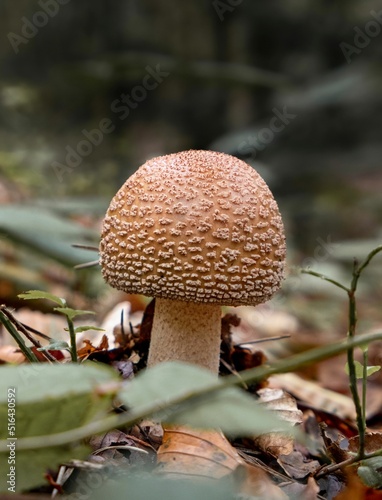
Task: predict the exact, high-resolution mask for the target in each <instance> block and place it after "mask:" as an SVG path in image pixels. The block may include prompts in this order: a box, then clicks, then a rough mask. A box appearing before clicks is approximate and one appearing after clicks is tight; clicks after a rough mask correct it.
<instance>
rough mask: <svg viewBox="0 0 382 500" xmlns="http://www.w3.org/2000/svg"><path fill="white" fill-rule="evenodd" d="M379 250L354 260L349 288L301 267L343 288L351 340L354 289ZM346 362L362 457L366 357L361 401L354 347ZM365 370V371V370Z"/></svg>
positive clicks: (360, 455)
mask: <svg viewBox="0 0 382 500" xmlns="http://www.w3.org/2000/svg"><path fill="white" fill-rule="evenodd" d="M379 252H382V245H380V246H378V247H376V248H374V249H373V250H372V251H371V252H370V253H369V254H368V255H367V257H366V259H365V260H364V261H363V262H362V263H361V264H360V265H358V262H357V261H356V260H354V264H353V272H352V280H351V284H350V288H348V287H346V286H344V285H342V284H341V283H339V282H338V281H336V280H333V279H331V278H329V277H328V276H325V275H324V274H320V273H316V272H315V271H311V270H310V269H302V270H301V272H302V273H305V274H310V275H312V276H316V277H317V278H320V279H322V280H325V281H328V282H329V283H332V284H333V285H335V286H336V287H338V288H341V289H342V290H345V291H346V293H347V295H348V298H349V308H348V339H350V340H352V339H353V338H354V337H355V335H356V327H357V303H356V290H357V285H358V280H359V278H360V276H361V274H362V272H363V270H364V269H365V268H366V267H367V266H368V265H369V263H370V261H371V260H372V259H373V257H375V256H376V255H377V254H378V253H379ZM347 362H348V369H349V387H350V392H351V395H352V398H353V402H354V406H355V410H356V420H357V427H358V432H359V449H358V456H359V457H360V458H362V457H363V456H364V454H365V433H366V417H365V414H366V409H365V402H366V386H367V384H366V379H367V357H366V362H365V360H364V373H363V380H362V382H363V383H362V402H361V399H360V396H359V392H358V386H357V373H356V366H355V362H354V347H353V348H350V349H349V350H348V351H347ZM365 370H366V371H365Z"/></svg>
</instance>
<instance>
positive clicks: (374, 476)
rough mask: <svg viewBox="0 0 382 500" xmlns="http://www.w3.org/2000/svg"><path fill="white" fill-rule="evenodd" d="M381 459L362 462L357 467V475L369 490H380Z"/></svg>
mask: <svg viewBox="0 0 382 500" xmlns="http://www.w3.org/2000/svg"><path fill="white" fill-rule="evenodd" d="M381 471H382V457H374V458H368V459H367V460H362V462H361V465H360V466H359V467H358V475H359V477H360V478H361V479H362V481H363V482H364V483H365V484H366V485H367V486H369V487H370V488H382V474H381Z"/></svg>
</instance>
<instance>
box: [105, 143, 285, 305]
mask: <svg viewBox="0 0 382 500" xmlns="http://www.w3.org/2000/svg"><path fill="white" fill-rule="evenodd" d="M285 253H286V247H285V237H284V228H283V223H282V220H281V216H280V213H279V210H278V207H277V204H276V202H275V200H274V198H273V196H272V193H271V192H270V190H269V188H268V186H267V185H266V183H265V181H264V180H263V179H262V178H261V177H260V175H259V174H258V173H257V172H256V171H255V170H254V169H253V168H252V167H250V166H249V165H247V164H246V163H245V162H243V161H241V160H239V159H237V158H235V157H233V156H230V155H227V154H223V153H216V152H213V151H184V152H181V153H176V154H171V155H167V156H160V157H157V158H153V159H152V160H149V161H148V162H146V163H145V164H144V165H142V166H141V167H140V168H139V169H138V170H137V171H136V172H135V173H134V174H133V175H132V176H131V177H130V178H129V179H127V181H126V182H125V184H124V185H123V186H122V187H121V189H120V190H119V191H118V193H117V194H116V195H115V197H114V198H113V200H112V201H111V203H110V206H109V209H108V211H107V213H106V216H105V219H104V222H103V228H102V239H101V243H100V255H101V260H100V262H101V266H102V273H103V276H104V278H105V280H106V281H107V282H108V283H109V284H110V285H111V286H113V287H114V288H117V289H119V290H124V291H126V292H128V293H139V294H143V295H147V296H154V297H161V298H165V299H174V300H182V301H188V302H199V303H210V304H221V305H235V306H237V305H255V304H259V303H261V302H265V301H266V300H268V299H270V298H271V296H272V295H273V294H274V293H275V292H276V291H277V290H278V289H279V287H280V282H281V281H282V279H283V275H284V266H285Z"/></svg>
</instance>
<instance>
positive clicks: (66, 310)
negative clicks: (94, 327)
mask: <svg viewBox="0 0 382 500" xmlns="http://www.w3.org/2000/svg"><path fill="white" fill-rule="evenodd" d="M54 310H55V311H57V312H60V313H62V314H65V316H67V317H68V318H69V319H73V318H75V317H76V316H81V315H82V314H95V312H94V311H83V310H81V309H71V308H70V307H55V308H54Z"/></svg>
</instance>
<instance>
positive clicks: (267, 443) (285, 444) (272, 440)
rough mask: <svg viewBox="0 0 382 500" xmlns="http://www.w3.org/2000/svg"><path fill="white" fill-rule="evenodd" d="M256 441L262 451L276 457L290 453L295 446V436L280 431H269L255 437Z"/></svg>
mask: <svg viewBox="0 0 382 500" xmlns="http://www.w3.org/2000/svg"><path fill="white" fill-rule="evenodd" d="M254 443H255V446H256V447H257V448H259V449H260V450H261V451H263V452H264V453H267V454H268V455H271V456H272V457H275V458H277V457H279V456H280V455H289V453H292V451H293V447H294V439H293V437H292V436H288V435H286V434H281V433H280V432H269V433H267V434H263V435H262V436H258V437H257V438H255V439H254Z"/></svg>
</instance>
